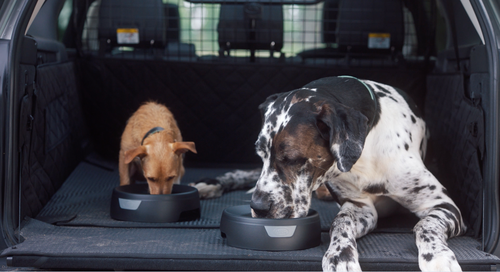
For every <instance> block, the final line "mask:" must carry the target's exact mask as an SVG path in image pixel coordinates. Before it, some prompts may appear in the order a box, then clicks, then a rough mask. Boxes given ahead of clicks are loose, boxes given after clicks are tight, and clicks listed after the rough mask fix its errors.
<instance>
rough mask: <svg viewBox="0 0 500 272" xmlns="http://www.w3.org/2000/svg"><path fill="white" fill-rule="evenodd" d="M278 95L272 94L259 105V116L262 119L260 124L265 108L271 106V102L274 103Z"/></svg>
mask: <svg viewBox="0 0 500 272" xmlns="http://www.w3.org/2000/svg"><path fill="white" fill-rule="evenodd" d="M278 96H279V94H272V95H270V96H268V97H267V98H266V101H264V102H262V104H260V105H259V110H260V116H261V117H262V123H264V117H265V116H264V114H265V113H266V110H267V106H269V104H271V103H272V102H274V101H276V99H277V98H278Z"/></svg>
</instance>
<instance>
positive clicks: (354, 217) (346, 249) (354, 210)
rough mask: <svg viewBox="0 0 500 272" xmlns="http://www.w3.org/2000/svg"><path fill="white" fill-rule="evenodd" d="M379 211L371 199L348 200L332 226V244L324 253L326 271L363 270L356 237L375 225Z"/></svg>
mask: <svg viewBox="0 0 500 272" xmlns="http://www.w3.org/2000/svg"><path fill="white" fill-rule="evenodd" d="M376 224H377V211H376V210H375V207H374V205H373V202H372V200H371V199H369V198H366V199H356V200H349V201H346V202H345V203H344V204H343V205H342V207H341V208H340V211H339V213H338V214H337V216H336V217H335V219H334V220H333V223H332V227H331V229H330V246H329V247H328V250H327V251H326V253H325V255H324V256H323V271H361V267H360V266H359V262H358V250H357V246H356V238H359V237H361V236H363V235H365V234H367V233H368V232H370V231H371V230H373V229H374V228H375V226H376Z"/></svg>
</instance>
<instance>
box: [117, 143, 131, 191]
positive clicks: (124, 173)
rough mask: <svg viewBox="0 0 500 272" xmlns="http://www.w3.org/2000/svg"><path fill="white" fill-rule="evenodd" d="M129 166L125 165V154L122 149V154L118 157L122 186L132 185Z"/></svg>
mask: <svg viewBox="0 0 500 272" xmlns="http://www.w3.org/2000/svg"><path fill="white" fill-rule="evenodd" d="M128 167H129V166H128V164H126V163H125V154H124V152H123V150H121V149H120V154H119V157H118V171H119V172H120V185H121V186H123V185H128V184H130V175H129V169H128Z"/></svg>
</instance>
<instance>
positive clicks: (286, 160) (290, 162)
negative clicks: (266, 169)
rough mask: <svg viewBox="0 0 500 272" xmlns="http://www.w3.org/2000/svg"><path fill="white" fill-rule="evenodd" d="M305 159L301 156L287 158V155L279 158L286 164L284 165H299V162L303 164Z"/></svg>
mask: <svg viewBox="0 0 500 272" xmlns="http://www.w3.org/2000/svg"><path fill="white" fill-rule="evenodd" d="M306 161H307V158H303V157H297V158H289V157H286V156H285V157H283V159H281V162H282V163H283V164H286V165H301V164H304V163H306Z"/></svg>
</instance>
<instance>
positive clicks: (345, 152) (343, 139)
mask: <svg viewBox="0 0 500 272" xmlns="http://www.w3.org/2000/svg"><path fill="white" fill-rule="evenodd" d="M317 122H318V124H317V127H318V129H319V130H320V133H321V134H322V136H323V137H324V138H325V139H328V140H329V142H330V151H331V152H332V154H333V156H334V158H335V160H336V161H337V167H338V169H339V170H340V171H342V172H348V171H350V170H351V168H352V166H353V165H354V164H355V163H356V162H357V161H358V159H359V157H361V153H362V152H363V148H364V145H365V138H366V135H367V134H368V118H367V117H366V116H364V115H363V114H362V113H360V112H359V111H356V110H353V109H351V108H348V107H345V106H343V105H341V104H337V103H335V105H333V104H331V103H325V104H323V105H322V107H321V110H320V112H319V114H318V117H317Z"/></svg>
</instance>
